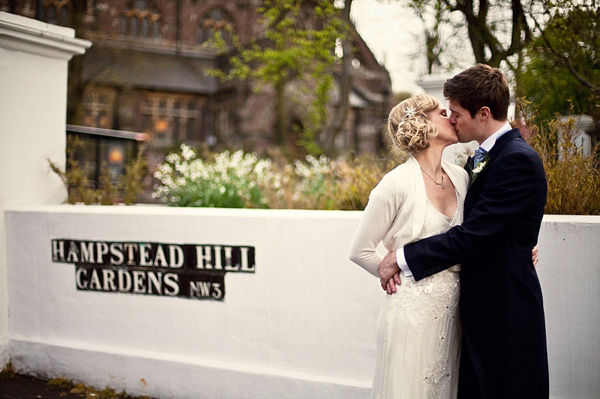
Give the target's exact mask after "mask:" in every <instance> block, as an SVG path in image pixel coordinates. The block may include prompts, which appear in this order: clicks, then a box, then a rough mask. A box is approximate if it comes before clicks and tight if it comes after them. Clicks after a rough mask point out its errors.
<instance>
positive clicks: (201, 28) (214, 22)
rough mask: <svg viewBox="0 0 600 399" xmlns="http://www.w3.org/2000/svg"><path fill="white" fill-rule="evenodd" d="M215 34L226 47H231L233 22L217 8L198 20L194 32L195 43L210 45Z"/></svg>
mask: <svg viewBox="0 0 600 399" xmlns="http://www.w3.org/2000/svg"><path fill="white" fill-rule="evenodd" d="M216 32H218V33H219V35H220V36H221V38H222V39H223V40H224V41H225V43H226V44H227V45H228V46H231V44H232V33H233V22H232V20H231V18H230V17H229V15H227V13H226V12H225V11H223V10H222V9H221V8H219V7H215V8H212V9H211V10H210V11H208V12H207V13H205V14H204V15H203V16H202V17H201V18H200V23H199V24H198V29H197V31H196V42H197V43H198V44H204V43H207V42H208V43H210V41H211V40H212V39H214V37H215V33H216Z"/></svg>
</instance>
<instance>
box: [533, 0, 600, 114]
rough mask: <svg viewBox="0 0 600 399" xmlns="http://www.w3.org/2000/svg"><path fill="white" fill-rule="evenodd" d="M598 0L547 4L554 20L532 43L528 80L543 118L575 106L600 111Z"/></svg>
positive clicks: (577, 109) (581, 110)
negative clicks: (596, 0)
mask: <svg viewBox="0 0 600 399" xmlns="http://www.w3.org/2000/svg"><path fill="white" fill-rule="evenodd" d="M594 2H595V1H592V2H590V1H589V0H588V1H582V2H579V3H575V4H574V3H571V2H570V1H567V0H562V1H559V2H558V3H552V4H546V7H547V9H546V11H547V14H548V18H549V20H548V22H547V24H546V25H545V27H544V28H543V30H542V29H541V28H540V31H539V32H540V35H539V36H538V37H537V38H536V40H535V41H533V42H532V44H531V46H530V47H529V50H528V52H527V55H528V57H529V62H528V64H527V65H526V70H525V72H524V74H523V80H522V83H523V88H524V91H525V93H526V96H527V98H528V100H529V101H530V102H531V103H532V104H533V106H534V107H535V108H536V109H537V110H538V112H539V116H540V118H541V119H542V120H550V119H552V118H553V116H554V114H555V113H561V114H562V115H566V114H567V112H569V111H570V110H571V109H573V108H574V111H575V112H576V113H581V114H587V115H591V116H593V117H594V118H595V119H596V120H598V119H599V117H600V112H599V111H600V109H599V108H598V101H599V99H600V97H599V96H600V91H599V87H600V57H599V56H598V49H600V24H599V23H598V21H600V9H598V8H597V7H596V6H595V5H594V4H593V3H594ZM594 87H595V89H594Z"/></svg>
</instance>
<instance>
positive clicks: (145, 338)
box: [7, 205, 600, 399]
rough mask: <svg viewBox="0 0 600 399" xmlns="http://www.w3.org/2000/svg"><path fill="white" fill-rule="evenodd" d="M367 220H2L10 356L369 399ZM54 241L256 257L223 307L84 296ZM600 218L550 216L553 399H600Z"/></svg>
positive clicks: (125, 374) (184, 213)
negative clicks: (228, 248) (209, 248)
mask: <svg viewBox="0 0 600 399" xmlns="http://www.w3.org/2000/svg"><path fill="white" fill-rule="evenodd" d="M361 215H362V212H341V211H284V210H282V211H277V210H275V211H267V210H228V209H202V208H200V209H185V208H167V207H156V206H137V207H124V206H120V207H119V206H118V207H85V206H68V205H62V206H37V207H28V208H14V209H13V210H11V211H9V212H7V234H8V239H9V240H8V244H9V245H8V250H9V253H8V255H9V272H10V273H9V277H10V278H9V293H10V295H9V298H10V312H11V324H10V356H11V361H12V363H13V365H14V366H15V368H16V369H17V370H19V371H23V372H26V373H28V374H34V375H41V376H46V377H55V376H62V377H67V378H71V379H74V380H78V381H83V382H86V383H88V384H91V385H94V386H97V387H99V388H103V387H105V386H111V387H113V388H115V389H119V390H126V391H128V392H129V393H132V394H138V395H141V394H145V395H149V396H153V397H157V398H161V399H163V398H182V399H183V398H194V399H202V398H210V399H212V398H219V399H228V398H248V399H256V398H261V399H269V398H274V399H275V398H277V399H280V398H298V399H305V398H327V399H330V398H345V399H346V398H366V397H368V392H369V388H370V385H371V378H372V374H373V369H374V357H375V323H376V318H377V315H378V312H379V309H380V307H381V305H382V303H383V300H384V298H385V294H384V293H383V291H381V289H380V287H379V283H378V280H377V279H376V278H374V277H372V276H371V275H369V274H368V273H367V272H365V271H363V270H362V269H360V268H359V267H358V266H356V265H354V264H353V263H351V262H350V261H349V260H348V254H349V246H350V242H351V240H352V237H353V235H354V231H355V229H356V227H357V225H358V222H359V220H360V217H361ZM52 238H71V239H78V240H92V241H97V240H102V241H139V242H144V241H147V242H162V243H180V244H185V243H187V244H206V243H221V244H225V245H249V246H254V247H255V249H256V269H255V273H248V274H242V273H238V274H236V273H227V274H226V276H225V284H226V291H227V294H226V297H225V300H224V301H223V302H218V301H206V300H196V299H181V298H172V297H165V296H146V295H133V294H121V293H106V292H91V291H78V290H77V289H76V285H75V284H76V283H75V270H74V269H75V268H74V266H73V265H71V264H64V263H54V262H53V261H52V256H51V251H52V248H51V242H50V240H51V239H52ZM599 242H600V217H577V216H575V217H570V216H546V217H545V219H544V223H543V225H542V231H541V236H540V243H539V247H540V263H539V266H538V272H539V274H540V280H541V282H542V287H543V291H544V298H545V308H546V315H547V329H548V343H549V357H550V373H551V397H552V398H557V399H558V398H560V399H563V398H564V399H592V398H597V392H600V348H599V346H600V333H599V331H598V328H597V327H598V325H600V311H599V310H600V309H599V299H600V290H599V286H600V284H599V283H600V267H599V266H600V265H599V259H600V248H599V245H598V243H599Z"/></svg>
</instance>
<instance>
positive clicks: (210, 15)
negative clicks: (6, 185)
mask: <svg viewBox="0 0 600 399" xmlns="http://www.w3.org/2000/svg"><path fill="white" fill-rule="evenodd" d="M261 3H262V2H261V1H259V0H232V1H216V0H195V1H194V0H162V1H158V0H133V1H132V0H79V2H74V1H73V0H18V1H17V0H0V11H8V12H12V13H16V14H20V15H24V16H27V17H31V18H36V19H40V20H43V21H46V22H48V23H52V24H59V25H64V26H71V27H74V28H76V30H77V35H78V36H80V37H83V38H85V39H88V40H90V41H92V42H93V45H92V47H91V48H90V49H89V50H88V52H87V53H86V54H85V55H84V56H83V58H82V62H81V64H82V65H81V69H80V70H76V71H73V70H72V71H71V72H70V76H69V78H70V80H73V79H78V77H80V82H79V83H80V85H79V86H80V90H79V92H77V91H75V93H77V98H81V101H79V102H78V104H77V105H78V107H76V109H77V110H76V112H72V113H71V115H70V116H69V123H71V124H75V125H83V126H88V127H98V128H106V129H115V130H124V131H132V132H142V133H146V134H147V135H148V137H149V142H150V144H151V148H152V149H153V150H154V151H153V152H154V154H155V155H156V159H155V160H154V161H158V157H159V155H158V154H159V153H161V151H160V150H161V149H165V148H173V146H174V145H176V144H177V143H179V142H187V143H189V144H191V145H198V144H200V143H206V144H208V145H209V146H210V147H216V148H219V147H225V146H227V147H233V148H240V147H242V148H246V149H253V150H254V149H257V148H261V147H263V146H266V145H270V144H272V143H273V130H274V129H273V123H274V118H273V111H272V110H271V108H272V107H271V106H270V105H271V103H272V99H273V97H272V94H271V93H269V92H268V90H263V91H256V90H252V89H251V83H246V84H232V83H222V82H220V81H219V80H218V79H216V78H215V77H214V76H211V75H209V74H207V73H206V71H207V70H208V69H218V68H223V66H224V65H225V64H226V56H225V57H224V56H222V55H221V56H219V54H218V53H217V51H216V50H215V49H214V48H211V47H210V46H207V45H206V43H207V41H209V40H210V39H211V38H212V35H213V34H214V31H215V30H219V31H220V32H221V33H222V35H223V37H224V38H225V39H226V40H227V39H228V35H229V32H230V29H232V30H233V31H234V32H235V34H236V35H237V36H238V37H239V39H240V41H241V42H242V43H248V42H250V40H252V39H256V38H258V39H260V38H261V37H262V36H264V30H263V28H262V27H261V24H260V14H259V13H258V11H257V8H258V7H259V6H260V5H261ZM77 7H80V8H77ZM75 25H76V26H75ZM353 44H354V49H355V50H354V53H355V59H354V60H353V71H352V75H353V87H352V90H351V92H350V100H349V102H350V112H349V113H348V116H347V120H346V123H345V124H344V128H343V131H342V132H341V133H340V135H339V136H338V137H337V140H336V148H338V149H339V150H341V151H344V150H347V149H356V150H358V151H376V150H377V149H379V148H380V146H381V134H380V133H381V130H382V125H383V121H384V120H385V117H386V115H387V112H388V110H389V104H388V99H389V97H390V91H391V82H390V77H389V74H388V72H387V71H386V70H385V68H384V67H383V66H381V65H380V64H379V63H378V62H377V60H376V59H375V57H374V56H373V54H372V53H371V51H370V50H369V48H368V47H367V45H366V44H365V43H364V41H363V40H362V38H361V37H360V35H359V34H358V33H357V32H356V31H355V30H354V35H353ZM292 90H293V88H292ZM71 93H73V92H71ZM72 100H73V94H71V98H70V101H72ZM289 114H290V115H289V118H290V123H294V121H297V120H298V119H299V118H301V117H302V116H301V115H299V114H298V113H295V112H294V108H293V107H291V110H290V113H289ZM160 156H162V154H160ZM150 163H151V164H152V163H153V160H152V159H151V160H150Z"/></svg>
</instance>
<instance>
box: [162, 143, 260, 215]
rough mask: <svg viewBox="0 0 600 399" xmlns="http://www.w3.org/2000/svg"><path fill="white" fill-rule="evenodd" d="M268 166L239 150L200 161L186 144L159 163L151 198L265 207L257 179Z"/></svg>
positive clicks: (172, 202)
mask: <svg viewBox="0 0 600 399" xmlns="http://www.w3.org/2000/svg"><path fill="white" fill-rule="evenodd" d="M268 169H269V167H268V164H265V161H261V160H259V159H258V158H257V156H256V154H244V153H243V151H241V150H239V151H236V152H234V153H230V152H229V151H225V152H222V153H220V154H217V155H216V156H215V157H214V160H213V161H212V162H209V161H205V160H202V159H200V158H199V157H198V155H197V153H196V152H195V151H194V150H193V149H192V148H191V147H189V146H187V145H185V144H182V145H181V151H180V153H171V154H169V155H167V157H166V158H165V162H163V163H161V164H159V165H158V169H157V171H156V172H155V173H154V177H155V178H157V179H158V180H159V181H160V183H161V184H159V185H156V186H155V190H154V193H153V194H152V196H153V197H154V198H157V199H160V200H161V201H162V202H164V203H166V204H167V205H171V206H195V207H218V208H264V207H266V200H265V199H264V197H263V196H262V193H261V190H260V188H259V185H258V182H257V180H259V179H260V178H261V177H263V178H264V176H265V171H267V170H268Z"/></svg>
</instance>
